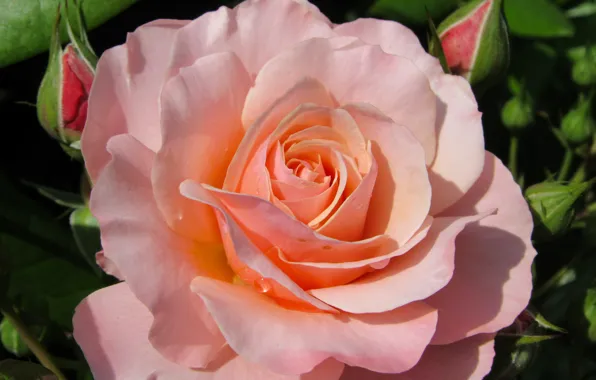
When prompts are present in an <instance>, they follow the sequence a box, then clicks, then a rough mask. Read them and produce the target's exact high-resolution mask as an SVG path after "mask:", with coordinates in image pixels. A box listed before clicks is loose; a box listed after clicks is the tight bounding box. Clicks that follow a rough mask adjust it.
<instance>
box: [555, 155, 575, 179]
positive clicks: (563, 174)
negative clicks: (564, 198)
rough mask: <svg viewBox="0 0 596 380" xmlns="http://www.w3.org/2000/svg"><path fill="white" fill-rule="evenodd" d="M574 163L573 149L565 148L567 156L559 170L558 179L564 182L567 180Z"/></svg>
mask: <svg viewBox="0 0 596 380" xmlns="http://www.w3.org/2000/svg"><path fill="white" fill-rule="evenodd" d="M572 164H573V152H572V151H571V149H569V148H567V149H565V157H563V164H562V165H561V169H560V170H559V175H558V176H557V181H559V182H563V181H566V180H567V177H568V176H569V171H570V170H571V165H572Z"/></svg>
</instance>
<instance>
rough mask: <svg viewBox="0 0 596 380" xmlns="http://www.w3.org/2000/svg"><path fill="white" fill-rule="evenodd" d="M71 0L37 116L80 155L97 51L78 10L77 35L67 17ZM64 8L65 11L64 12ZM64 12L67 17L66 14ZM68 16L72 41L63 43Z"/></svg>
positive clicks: (54, 37) (40, 94)
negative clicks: (63, 30) (62, 36)
mask: <svg viewBox="0 0 596 380" xmlns="http://www.w3.org/2000/svg"><path fill="white" fill-rule="evenodd" d="M69 1H71V0H62V4H61V6H60V7H59V9H58V14H57V17H56V23H55V25H54V33H53V35H52V41H51V45H50V60H49V64H48V68H47V70H46V73H45V75H44V77H43V80H42V82H41V85H40V87H39V92H38V95H37V116H38V118H39V122H40V123H41V125H42V126H43V127H44V129H45V130H46V131H47V132H48V133H49V134H50V135H51V136H52V137H54V138H56V139H57V140H59V141H60V142H61V144H62V147H63V148H64V150H65V151H66V152H67V153H68V154H70V155H71V156H73V157H75V158H80V157H81V154H80V148H79V140H80V138H81V133H82V131H83V128H84V126H85V121H86V118H87V98H88V97H89V91H90V89H91V84H92V83H93V78H94V75H95V64H96V62H97V57H96V56H95V54H94V53H93V50H92V49H91V46H90V45H89V42H88V40H87V36H86V34H85V30H84V28H83V27H82V22H81V20H80V14H79V13H77V17H76V18H77V30H79V31H80V33H79V34H78V35H76V34H75V33H74V31H73V28H72V26H71V24H70V20H69V18H68V17H66V15H67V12H66V8H67V7H68V2H69ZM61 11H62V14H60V12H61ZM62 16H64V17H62ZM61 19H62V20H65V22H66V29H67V31H68V36H69V38H70V43H68V44H67V45H66V47H65V48H64V49H62V46H61V44H60V35H59V25H60V20H61Z"/></svg>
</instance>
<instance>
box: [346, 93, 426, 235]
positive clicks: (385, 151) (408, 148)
mask: <svg viewBox="0 0 596 380" xmlns="http://www.w3.org/2000/svg"><path fill="white" fill-rule="evenodd" d="M344 109H346V110H347V111H348V112H349V113H350V114H351V115H352V117H353V118H354V120H355V121H356V123H357V124H358V126H359V127H360V130H361V131H362V134H363V135H364V137H365V138H366V139H368V140H370V141H371V143H372V152H373V156H374V157H375V160H376V162H377V165H378V170H379V174H378V176H377V180H376V184H375V188H374V191H373V194H372V197H371V201H370V205H369V208H368V218H367V222H366V226H365V229H364V236H365V237H368V236H374V235H378V234H387V235H389V236H391V237H392V238H393V239H394V240H395V241H397V242H398V244H400V245H401V244H404V243H405V242H407V241H408V239H409V238H410V237H411V236H412V235H413V234H414V233H415V232H416V231H417V230H418V229H419V228H420V226H421V225H422V222H423V221H424V220H425V218H426V217H427V215H428V210H429V207H430V202H431V191H432V189H431V186H430V184H429V181H428V173H427V168H426V165H425V163H424V151H423V149H422V147H421V146H420V144H419V142H418V141H417V140H416V139H415V138H414V136H413V135H412V134H411V133H410V132H409V131H408V130H407V129H406V128H404V127H400V126H399V125H397V124H395V123H394V122H393V121H392V120H391V119H389V118H387V117H386V116H383V115H382V114H381V113H380V112H379V111H378V110H376V109H375V108H374V107H372V106H368V105H365V104H357V105H356V104H352V105H347V106H345V107H344Z"/></svg>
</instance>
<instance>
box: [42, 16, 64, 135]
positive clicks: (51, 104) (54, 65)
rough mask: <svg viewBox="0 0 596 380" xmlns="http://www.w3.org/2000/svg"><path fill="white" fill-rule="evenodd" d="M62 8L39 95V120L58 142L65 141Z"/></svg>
mask: <svg viewBox="0 0 596 380" xmlns="http://www.w3.org/2000/svg"><path fill="white" fill-rule="evenodd" d="M59 25H60V8H59V7H58V9H57V11H56V20H55V22H54V29H53V34H52V38H51V41H50V58H49V61H48V67H47V69H46V72H45V74H44V76H43V79H42V81H41V85H40V86H39V90H38V93H37V118H38V119H39V122H40V124H41V125H42V126H43V127H44V129H45V130H46V131H47V132H48V133H49V134H50V135H51V136H52V137H54V138H56V139H58V140H61V141H62V140H63V139H64V133H63V129H64V128H63V125H62V116H61V103H62V99H60V97H61V95H60V94H61V86H62V46H61V44H60V29H59Z"/></svg>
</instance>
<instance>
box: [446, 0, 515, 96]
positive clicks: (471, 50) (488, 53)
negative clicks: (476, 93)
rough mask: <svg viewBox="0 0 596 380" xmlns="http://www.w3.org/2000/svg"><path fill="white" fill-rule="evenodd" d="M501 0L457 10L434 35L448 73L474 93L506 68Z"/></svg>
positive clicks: (486, 0) (480, 0) (481, 1)
mask: <svg viewBox="0 0 596 380" xmlns="http://www.w3.org/2000/svg"><path fill="white" fill-rule="evenodd" d="M501 2H502V0H473V1H471V2H469V3H467V4H466V5H464V6H463V7H461V8H459V9H458V10H456V11H455V12H454V13H452V14H451V15H450V16H449V17H447V18H446V19H445V20H444V21H443V22H442V23H441V24H440V25H439V27H438V29H437V33H438V35H439V38H440V40H441V45H442V47H443V51H444V53H445V58H446V60H447V65H448V66H449V68H450V69H451V72H452V73H454V74H457V75H461V76H463V77H464V78H466V79H467V80H468V81H469V82H470V84H472V86H474V88H475V89H476V90H481V91H482V90H484V89H486V88H487V87H488V86H490V85H491V84H492V83H493V82H495V81H496V80H498V79H500V77H501V76H502V75H503V74H505V72H506V71H507V68H508V67H509V37H508V32H507V26H506V24H505V20H504V18H503V16H502V15H501Z"/></svg>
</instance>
